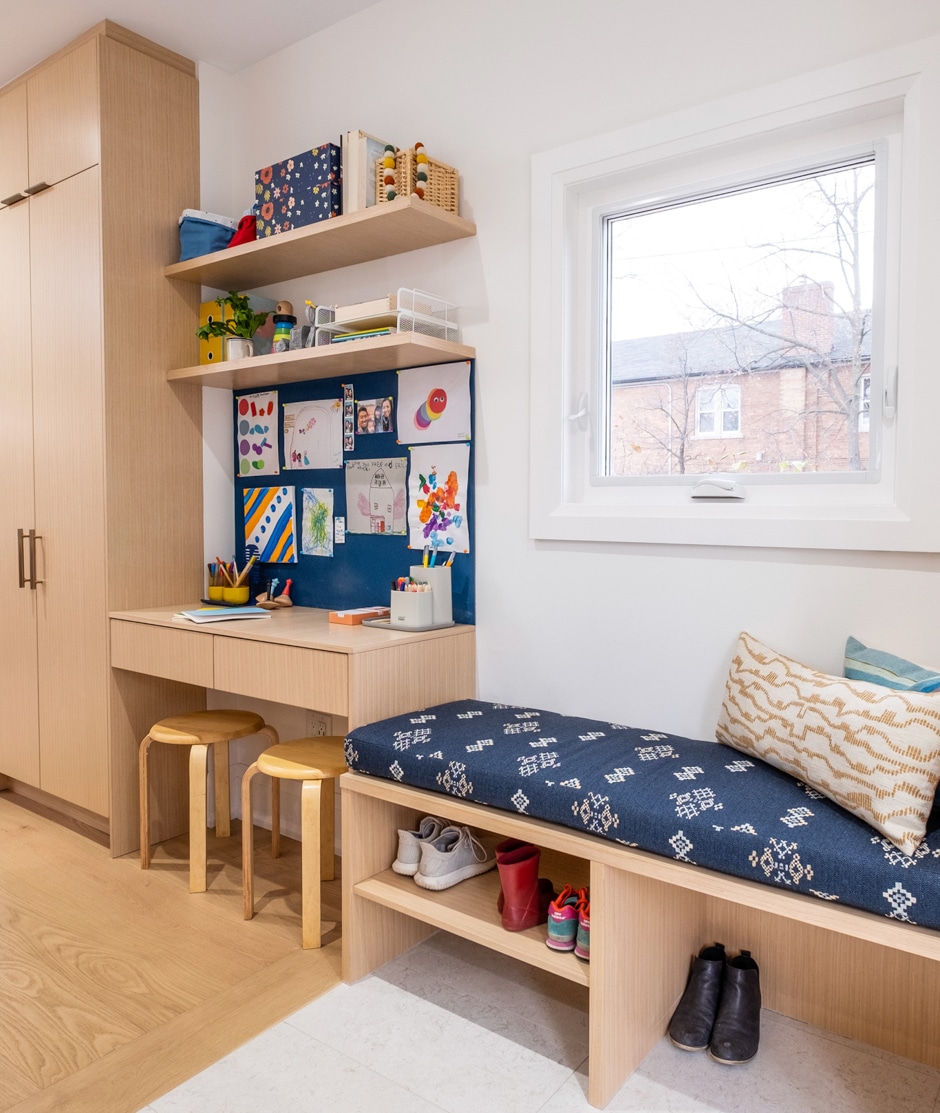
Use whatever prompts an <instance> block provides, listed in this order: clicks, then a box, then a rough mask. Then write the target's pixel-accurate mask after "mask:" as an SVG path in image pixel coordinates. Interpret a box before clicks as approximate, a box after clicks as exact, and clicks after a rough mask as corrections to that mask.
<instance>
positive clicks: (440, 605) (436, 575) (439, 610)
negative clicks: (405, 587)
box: [408, 564, 454, 626]
mask: <svg viewBox="0 0 940 1113" xmlns="http://www.w3.org/2000/svg"><path fill="white" fill-rule="evenodd" d="M408 574H409V575H410V576H411V578H412V579H413V580H417V582H418V583H419V584H420V583H426V584H430V585H431V600H432V602H433V607H432V618H431V625H432V626H449V625H450V624H451V623H452V622H453V621H454V608H453V602H452V597H451V589H450V569H449V568H446V567H445V566H444V565H439V566H437V567H435V568H425V567H424V566H423V565H421V564H413V565H412V566H411V567H410V568H409V569H408Z"/></svg>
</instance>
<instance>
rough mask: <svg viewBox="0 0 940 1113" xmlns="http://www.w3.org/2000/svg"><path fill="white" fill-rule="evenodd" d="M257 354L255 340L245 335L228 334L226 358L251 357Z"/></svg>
mask: <svg viewBox="0 0 940 1113" xmlns="http://www.w3.org/2000/svg"><path fill="white" fill-rule="evenodd" d="M254 354H255V342H254V340H249V339H248V338H247V337H244V336H226V338H225V358H226V359H250V358H251V357H252V356H253V355H254Z"/></svg>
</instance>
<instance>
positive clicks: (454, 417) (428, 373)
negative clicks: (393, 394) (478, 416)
mask: <svg viewBox="0 0 940 1113" xmlns="http://www.w3.org/2000/svg"><path fill="white" fill-rule="evenodd" d="M468 440H470V363H469V361H467V360H464V361H463V362H462V363H438V364H435V365H434V366H433V367H411V368H409V369H408V370H407V371H399V372H398V443H399V444H431V443H432V442H436V441H468Z"/></svg>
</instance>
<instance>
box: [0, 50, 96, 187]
mask: <svg viewBox="0 0 940 1113" xmlns="http://www.w3.org/2000/svg"><path fill="white" fill-rule="evenodd" d="M26 90H27V109H28V111H27V121H28V135H29V175H28V177H29V182H28V186H29V187H30V188H32V187H33V186H36V185H38V184H39V183H41V182H46V183H47V184H48V185H54V184H55V183H56V182H61V181H62V180H63V179H65V178H68V177H71V176H72V175H73V174H77V173H79V171H81V170H87V168H88V167H89V166H95V165H96V164H97V162H98V160H99V140H98V132H99V128H98V116H99V113H98V43H97V40H96V39H89V40H88V42H85V43H82V45H81V46H77V47H76V48H75V49H74V50H70V51H69V52H68V54H64V55H63V56H62V57H61V58H59V59H57V60H56V61H55V62H51V63H50V64H49V65H48V66H46V67H45V68H44V69H41V70H39V72H38V73H36V74H35V75H34V76H33V77H31V78H29V79H28V81H27V83H26ZM20 188H21V189H22V188H25V186H21V187H20ZM4 196H6V194H4Z"/></svg>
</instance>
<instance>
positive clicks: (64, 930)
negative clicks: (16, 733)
mask: <svg viewBox="0 0 940 1113" xmlns="http://www.w3.org/2000/svg"><path fill="white" fill-rule="evenodd" d="M232 826H233V830H232V837H231V838H230V839H216V838H215V837H214V835H213V834H212V832H211V831H210V832H209V836H208V846H209V872H208V879H209V888H208V891H207V892H205V893H201V894H196V895H193V894H190V893H189V888H188V886H189V872H188V871H189V864H188V847H187V839H186V837H185V836H184V837H182V838H180V839H174V840H172V841H170V842H168V843H164V844H162V845H160V846H158V847H155V848H154V852H153V864H152V866H151V868H150V870H149V871H146V872H145V871H142V870H141V869H140V865H139V860H138V857H137V855H136V854H133V855H128V856H126V857H124V858H118V859H111V858H110V857H109V856H108V852H107V850H106V849H105V848H104V847H103V846H101V845H100V836H98V835H97V832H92V831H90V830H89V831H81V830H79V829H78V824H74V823H73V824H71V825H63V824H61V823H59V822H56V821H55V820H54V819H52V818H50V817H49V815H48V813H45V812H44V809H43V808H42V807H41V806H39V805H36V804H33V803H31V802H30V801H27V800H24V799H23V798H22V797H18V796H14V795H12V794H11V793H9V792H0V847H2V851H0V1113H41V1111H42V1113H44V1111H52V1110H57V1111H61V1110H68V1113H135V1111H136V1110H138V1109H140V1108H141V1107H142V1106H145V1105H147V1104H148V1103H149V1102H151V1101H153V1100H154V1099H155V1098H157V1097H159V1096H160V1095H161V1094H163V1093H165V1092H166V1091H167V1090H170V1089H172V1088H173V1087H174V1086H177V1085H178V1084H179V1083H180V1082H182V1081H184V1080H185V1079H187V1078H189V1077H191V1076H192V1075H194V1074H196V1073H197V1072H198V1071H200V1070H202V1069H203V1068H204V1067H206V1066H208V1065H209V1064H210V1063H212V1062H215V1061H216V1060H217V1059H219V1058H221V1057H222V1056H223V1055H225V1054H227V1053H228V1052H229V1051H231V1050H232V1049H234V1048H235V1047H238V1046H239V1045H240V1044H242V1043H244V1042H245V1041H246V1040H248V1039H250V1038H251V1037H252V1036H254V1035H256V1034H257V1033H258V1032H260V1031H262V1030H263V1029H264V1028H267V1027H268V1026H270V1025H271V1024H274V1023H276V1022H277V1021H278V1020H281V1019H282V1018H283V1017H285V1016H287V1015H288V1014H290V1013H291V1012H293V1011H294V1010H295V1009H298V1008H300V1007H301V1006H302V1005H303V1004H305V1003H306V1002H307V1001H310V1000H312V999H313V998H314V997H318V996H319V995H320V994H321V993H324V992H326V990H328V989H330V988H332V987H333V986H334V985H336V984H337V983H338V982H339V980H340V957H341V956H340V938H339V936H340V925H339V918H340V899H341V898H340V892H341V890H340V880H339V874H338V872H337V879H336V880H335V881H331V882H326V883H324V884H323V886H322V890H321V892H322V899H323V913H322V915H323V918H324V923H323V929H324V932H327V934H325V936H324V946H323V947H322V948H321V949H320V950H311V951H304V950H302V949H301V946H300V940H301V922H300V845H299V844H298V843H296V842H294V841H293V840H291V839H282V844H281V845H282V855H281V857H280V858H279V859H272V858H271V856H270V833H269V832H268V831H264V830H262V829H260V828H257V829H256V830H255V847H256V850H255V902H256V904H255V907H256V910H257V911H256V914H255V918H254V919H253V920H251V921H245V920H243V919H242V889H241V866H240V850H239V848H240V843H241V825H240V823H239V822H238V821H234V822H233V825H232Z"/></svg>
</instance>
